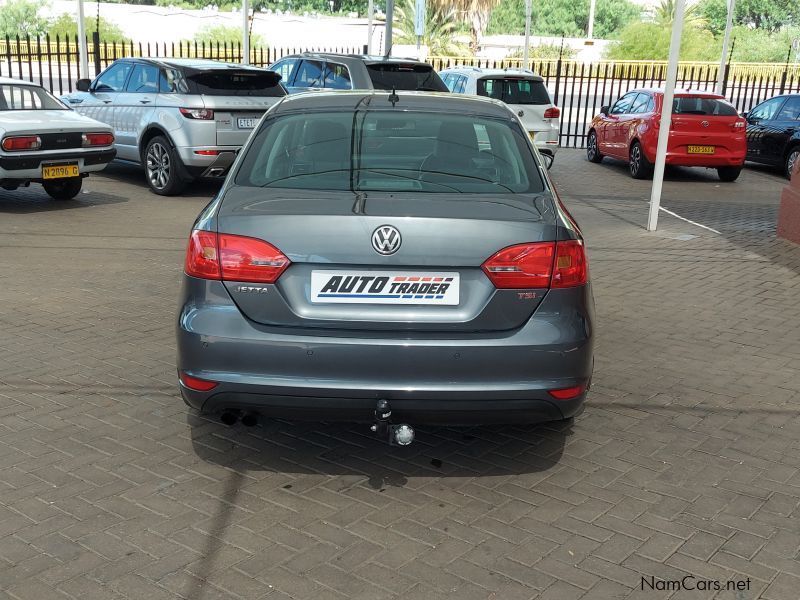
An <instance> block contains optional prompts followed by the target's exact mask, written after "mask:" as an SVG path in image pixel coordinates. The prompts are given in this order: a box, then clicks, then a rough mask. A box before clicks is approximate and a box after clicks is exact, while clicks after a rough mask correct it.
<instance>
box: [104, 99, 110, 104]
mask: <svg viewBox="0 0 800 600" xmlns="http://www.w3.org/2000/svg"><path fill="white" fill-rule="evenodd" d="M103 104H111V100H103Z"/></svg>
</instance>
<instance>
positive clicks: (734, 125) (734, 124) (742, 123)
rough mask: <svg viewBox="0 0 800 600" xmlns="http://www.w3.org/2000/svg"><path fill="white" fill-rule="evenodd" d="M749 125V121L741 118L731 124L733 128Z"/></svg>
mask: <svg viewBox="0 0 800 600" xmlns="http://www.w3.org/2000/svg"><path fill="white" fill-rule="evenodd" d="M746 126H747V122H746V121H745V120H744V119H739V120H737V121H736V122H735V123H732V124H731V127H732V128H733V129H744V128H745V127H746Z"/></svg>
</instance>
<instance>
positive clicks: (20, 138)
mask: <svg viewBox="0 0 800 600" xmlns="http://www.w3.org/2000/svg"><path fill="white" fill-rule="evenodd" d="M2 146H3V150H6V151H8V152H19V151H21V150H38V149H39V148H41V147H42V138H40V137H39V136H38V135H15V136H9V137H6V138H3V143H2Z"/></svg>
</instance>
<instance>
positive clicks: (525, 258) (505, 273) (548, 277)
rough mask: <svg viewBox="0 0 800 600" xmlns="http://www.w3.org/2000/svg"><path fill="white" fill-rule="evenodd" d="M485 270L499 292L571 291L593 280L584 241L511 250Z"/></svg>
mask: <svg viewBox="0 0 800 600" xmlns="http://www.w3.org/2000/svg"><path fill="white" fill-rule="evenodd" d="M481 268H482V269H483V271H484V273H486V275H487V276H488V277H489V280H490V281H491V282H492V284H494V287H496V288H498V289H533V288H550V287H552V288H567V287H575V286H579V285H585V284H586V282H587V281H588V280H589V265H588V263H587V261H586V253H585V251H584V248H583V242H581V241H580V240H567V241H565V242H538V243H535V244H518V245H516V246H509V247H508V248H504V249H502V250H500V252H498V253H497V254H495V255H494V256H492V257H491V258H490V259H489V260H487V261H486V262H484V263H483V265H481Z"/></svg>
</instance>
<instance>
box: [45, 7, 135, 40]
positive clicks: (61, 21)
mask: <svg viewBox="0 0 800 600" xmlns="http://www.w3.org/2000/svg"><path fill="white" fill-rule="evenodd" d="M83 23H84V31H85V32H86V37H88V38H89V39H90V40H91V39H92V33H93V32H94V31H96V30H97V19H94V18H92V17H86V18H85V19H84V20H83ZM48 33H49V34H50V38H51V39H55V38H56V36H58V38H59V39H60V40H65V39H70V40H74V39H75V37H76V36H77V35H78V19H76V18H75V17H74V16H73V15H71V14H69V13H64V14H62V15H61V16H60V17H58V18H57V19H56V20H55V21H53V22H52V23H51V24H50V28H49V29H48ZM125 40H126V38H125V35H124V34H123V33H122V30H121V29H120V28H119V26H118V25H117V24H116V23H112V22H111V21H109V20H107V19H105V18H103V17H100V41H102V42H124V41H125Z"/></svg>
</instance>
